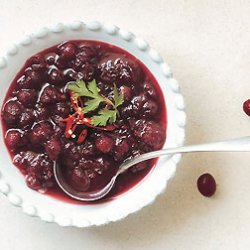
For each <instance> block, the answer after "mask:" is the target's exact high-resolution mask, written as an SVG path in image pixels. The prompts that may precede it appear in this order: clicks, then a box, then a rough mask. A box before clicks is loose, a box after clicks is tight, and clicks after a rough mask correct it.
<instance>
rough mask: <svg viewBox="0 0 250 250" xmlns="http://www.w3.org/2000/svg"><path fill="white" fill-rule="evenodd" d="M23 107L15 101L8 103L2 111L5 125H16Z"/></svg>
mask: <svg viewBox="0 0 250 250" xmlns="http://www.w3.org/2000/svg"><path fill="white" fill-rule="evenodd" d="M22 110H23V107H22V106H21V105H20V104H19V103H18V102H17V101H9V102H7V103H6V104H5V106H4V110H3V114H2V116H3V119H4V121H5V122H6V123H7V124H16V123H17V121H18V120H19V116H20V114H21V113H22Z"/></svg>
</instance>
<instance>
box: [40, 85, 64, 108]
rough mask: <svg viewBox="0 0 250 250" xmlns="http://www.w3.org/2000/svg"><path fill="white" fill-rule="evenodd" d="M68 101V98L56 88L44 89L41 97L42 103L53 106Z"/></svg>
mask: <svg viewBox="0 0 250 250" xmlns="http://www.w3.org/2000/svg"><path fill="white" fill-rule="evenodd" d="M65 99H66V96H65V95H64V94H62V93H61V92H60V90H59V89H57V88H56V87H52V86H48V87H46V88H44V89H43V92H42V93H41V96H40V102H41V103H43V104H53V103H57V102H60V101H63V100H65Z"/></svg>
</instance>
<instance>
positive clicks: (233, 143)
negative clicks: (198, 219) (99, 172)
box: [54, 136, 250, 201]
mask: <svg viewBox="0 0 250 250" xmlns="http://www.w3.org/2000/svg"><path fill="white" fill-rule="evenodd" d="M193 152H250V136H247V137H241V138H236V139H231V140H227V141H221V142H215V143H207V144H198V145H188V146H183V147H176V148H168V149H162V150H158V151H153V152H149V153H145V154H142V155H140V156H138V157H136V158H133V159H131V160H127V161H125V162H124V163H122V164H121V166H120V167H119V169H118V171H117V173H116V174H115V175H114V176H113V177H112V178H111V180H110V182H109V183H108V184H107V185H106V186H105V187H103V188H102V189H100V190H97V191H92V192H79V191H77V190H75V189H73V188H72V187H71V186H70V185H68V184H67V182H66V181H65V180H64V178H63V175H62V172H61V169H60V167H59V165H58V164H54V175H55V179H56V181H57V183H58V185H59V187H60V188H61V189H62V190H63V192H65V193H66V194H67V195H68V196H70V197H72V198H73V199H76V200H80V201H95V200H99V199H101V198H103V197H104V196H106V195H107V194H108V193H109V192H110V190H111V189H112V187H113V186H114V184H115V181H116V178H117V177H118V176H119V175H120V174H122V173H123V172H125V171H126V170H127V169H129V168H130V167H132V166H133V165H135V164H137V163H140V162H142V161H146V160H150V159H153V158H156V157H159V156H164V155H173V154H179V153H193Z"/></svg>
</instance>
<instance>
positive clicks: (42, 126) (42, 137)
mask: <svg viewBox="0 0 250 250" xmlns="http://www.w3.org/2000/svg"><path fill="white" fill-rule="evenodd" d="M52 133H53V127H52V125H51V124H50V123H49V122H40V123H38V124H36V125H35V126H34V128H33V129H32V130H31V133H30V141H31V143H32V144H34V145H37V144H38V145H39V144H41V143H43V142H45V141H47V140H48V139H49V138H50V136H51V134H52Z"/></svg>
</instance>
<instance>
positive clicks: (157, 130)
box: [134, 120, 165, 150]
mask: <svg viewBox="0 0 250 250" xmlns="http://www.w3.org/2000/svg"><path fill="white" fill-rule="evenodd" d="M134 135H135V136H136V137H139V138H141V140H142V141H143V142H144V143H146V144H147V145H149V146H151V147H153V149H154V150H158V149H160V148H161V147H162V146H163V143H164V141H165V133H164V130H163V128H162V126H160V125H159V124H157V123H156V122H153V121H149V122H147V121H145V120H138V121H137V122H136V124H135V128H134Z"/></svg>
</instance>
